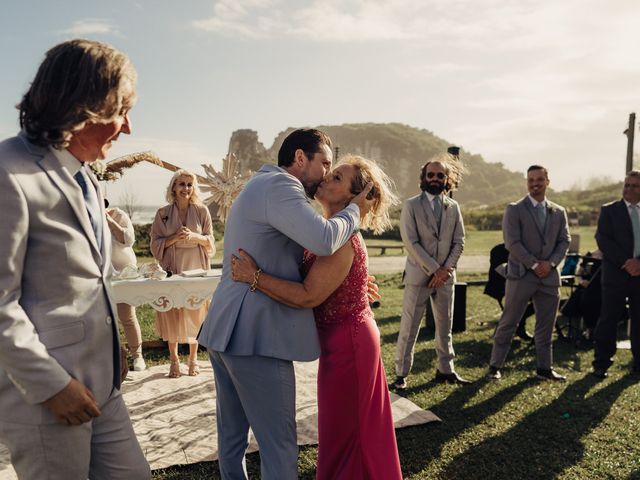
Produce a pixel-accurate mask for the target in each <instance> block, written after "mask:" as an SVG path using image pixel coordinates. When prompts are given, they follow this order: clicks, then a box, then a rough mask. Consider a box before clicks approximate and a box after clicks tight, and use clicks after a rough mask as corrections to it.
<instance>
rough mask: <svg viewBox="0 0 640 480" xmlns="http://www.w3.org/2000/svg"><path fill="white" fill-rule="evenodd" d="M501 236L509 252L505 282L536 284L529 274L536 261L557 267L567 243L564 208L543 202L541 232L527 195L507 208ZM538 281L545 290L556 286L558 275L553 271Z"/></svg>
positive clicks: (567, 230) (556, 271)
mask: <svg viewBox="0 0 640 480" xmlns="http://www.w3.org/2000/svg"><path fill="white" fill-rule="evenodd" d="M502 234H503V237H504V244H505V247H506V248H507V250H509V261H508V262H507V271H506V276H507V280H519V279H521V278H524V277H525V276H528V278H529V279H530V280H537V279H538V277H537V276H536V275H535V273H533V271H532V270H531V267H532V266H533V265H534V264H535V263H536V261H537V260H548V261H550V262H553V263H555V264H556V265H558V264H559V263H560V262H562V260H563V259H564V257H565V255H566V254H567V250H568V249H569V243H570V242H571V236H570V235H569V228H568V223H567V214H566V212H565V210H564V208H562V207H561V206H560V205H557V204H555V203H553V202H550V201H549V200H547V218H546V221H545V225H544V229H541V228H540V225H539V224H538V221H537V220H536V213H535V210H534V208H533V204H532V203H531V200H530V199H529V196H528V195H527V196H526V197H524V198H522V199H521V200H519V201H518V202H516V203H510V204H509V205H507V209H506V210H505V212H504V217H503V219H502ZM540 281H541V282H542V284H544V285H547V286H560V272H559V271H558V269H557V268H556V269H554V270H553V271H552V272H551V273H550V274H549V276H547V277H546V278H543V279H542V280H540Z"/></svg>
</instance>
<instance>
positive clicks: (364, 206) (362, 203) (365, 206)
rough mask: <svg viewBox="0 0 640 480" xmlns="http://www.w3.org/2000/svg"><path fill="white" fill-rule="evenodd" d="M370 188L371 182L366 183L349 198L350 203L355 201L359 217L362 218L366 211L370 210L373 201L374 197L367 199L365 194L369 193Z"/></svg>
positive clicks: (371, 186)
mask: <svg viewBox="0 0 640 480" xmlns="http://www.w3.org/2000/svg"><path fill="white" fill-rule="evenodd" d="M372 188H373V182H369V183H367V184H366V185H365V187H364V189H363V190H362V191H361V192H360V193H359V194H358V195H356V196H355V197H353V198H352V199H351V202H350V203H355V204H356V205H357V206H358V208H359V209H360V218H363V217H364V216H365V215H366V214H367V213H369V210H371V208H372V207H373V204H374V203H375V200H374V199H371V200H369V199H367V195H369V192H370V191H371V189H372Z"/></svg>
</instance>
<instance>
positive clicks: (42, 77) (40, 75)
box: [17, 39, 137, 148]
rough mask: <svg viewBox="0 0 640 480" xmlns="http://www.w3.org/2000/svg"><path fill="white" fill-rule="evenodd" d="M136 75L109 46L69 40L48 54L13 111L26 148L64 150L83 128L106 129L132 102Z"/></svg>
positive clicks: (129, 63)
mask: <svg viewBox="0 0 640 480" xmlns="http://www.w3.org/2000/svg"><path fill="white" fill-rule="evenodd" d="M136 77H137V74H136V71H135V69H134V67H133V65H132V64H131V62H130V61H129V58H128V57H127V56H126V55H125V54H124V53H122V52H120V51H118V50H116V49H115V48H113V47H112V46H110V45H107V44H105V43H101V42H97V41H95V40H85V39H75V40H68V41H66V42H63V43H60V44H58V45H56V46H55V47H53V48H51V49H50V50H49V51H48V52H47V53H46V56H45V59H44V60H43V62H42V64H41V65H40V67H39V68H38V72H37V73H36V76H35V78H34V79H33V82H31V86H30V87H29V90H28V91H27V93H25V94H24V96H23V97H22V100H21V102H20V103H19V104H18V105H17V108H18V109H19V110H20V127H21V128H23V129H24V130H25V132H26V134H27V138H28V139H29V141H30V142H32V143H35V144H37V145H40V146H43V147H46V146H49V145H51V146H53V147H54V148H64V147H66V146H67V145H68V144H69V140H70V139H71V136H72V135H73V133H74V132H76V131H78V130H80V129H82V127H83V126H84V125H85V123H86V122H94V123H108V122H110V121H112V120H113V119H114V118H115V117H117V116H118V115H120V114H121V112H122V111H123V110H129V109H130V108H131V107H132V106H133V104H134V102H135V83H136Z"/></svg>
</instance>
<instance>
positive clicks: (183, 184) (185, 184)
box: [176, 182, 193, 188]
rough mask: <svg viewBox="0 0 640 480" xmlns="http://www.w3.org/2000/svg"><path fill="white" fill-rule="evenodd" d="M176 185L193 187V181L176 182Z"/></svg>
mask: <svg viewBox="0 0 640 480" xmlns="http://www.w3.org/2000/svg"><path fill="white" fill-rule="evenodd" d="M176 185H178V186H179V187H187V188H191V187H193V183H186V182H179V183H176Z"/></svg>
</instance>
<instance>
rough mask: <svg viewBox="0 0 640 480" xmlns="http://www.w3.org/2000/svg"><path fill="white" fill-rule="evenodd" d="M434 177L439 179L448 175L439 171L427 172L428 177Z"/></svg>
mask: <svg viewBox="0 0 640 480" xmlns="http://www.w3.org/2000/svg"><path fill="white" fill-rule="evenodd" d="M433 177H438V179H440V180H443V179H444V178H445V177H446V175H445V174H444V173H442V172H438V173H435V172H427V178H433Z"/></svg>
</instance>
